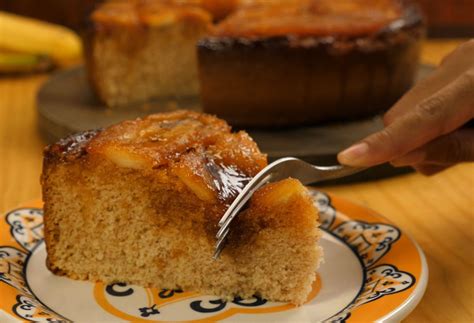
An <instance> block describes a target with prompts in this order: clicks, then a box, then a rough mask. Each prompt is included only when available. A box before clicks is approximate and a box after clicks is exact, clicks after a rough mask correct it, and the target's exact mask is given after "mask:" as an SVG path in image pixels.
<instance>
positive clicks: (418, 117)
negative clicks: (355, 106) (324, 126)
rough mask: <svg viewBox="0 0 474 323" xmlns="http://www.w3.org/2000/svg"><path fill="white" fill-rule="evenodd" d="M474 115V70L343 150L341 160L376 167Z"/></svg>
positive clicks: (355, 164)
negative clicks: (384, 126)
mask: <svg viewBox="0 0 474 323" xmlns="http://www.w3.org/2000/svg"><path fill="white" fill-rule="evenodd" d="M473 116H474V69H472V70H469V71H468V72H466V73H464V74H462V75H461V76H460V77H458V78H457V79H456V80H455V81H454V82H453V83H451V84H449V85H448V86H446V87H444V88H443V89H441V90H440V91H438V92H437V93H435V94H433V95H432V96H431V97H429V98H428V99H426V100H424V101H423V102H421V103H420V104H418V105H417V106H416V107H415V108H414V109H413V110H412V111H409V112H407V113H405V114H404V115H402V116H400V117H399V118H397V119H396V120H395V121H394V122H393V123H391V124H390V125H388V126H387V127H386V128H385V129H383V130H382V131H379V132H377V133H375V134H373V135H370V136H369V137H367V138H365V139H363V140H362V141H361V142H359V143H358V144H356V145H354V146H352V147H350V148H349V149H346V150H345V151H343V152H341V153H339V155H338V159H339V162H341V163H342V164H346V165H352V166H373V165H377V164H382V163H384V162H388V161H391V160H393V159H395V158H397V157H400V156H403V155H405V154H406V153H408V152H410V151H412V150H414V149H416V148H418V147H420V146H422V145H424V144H426V143H427V142H429V141H431V140H433V139H434V138H437V137H439V136H441V135H443V134H447V133H450V132H452V131H453V130H455V129H457V128H458V127H460V126H462V125H463V124H464V123H466V122H467V121H469V120H470V119H472V118H473Z"/></svg>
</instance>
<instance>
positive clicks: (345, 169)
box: [302, 165, 367, 184]
mask: <svg viewBox="0 0 474 323" xmlns="http://www.w3.org/2000/svg"><path fill="white" fill-rule="evenodd" d="M313 168H315V169H316V170H322V171H324V172H323V173H318V175H317V177H313V178H308V179H304V180H303V181H302V182H303V184H311V183H314V182H321V181H328V180H331V179H338V178H342V177H346V176H349V175H353V174H357V173H360V172H362V171H364V170H366V169H367V167H351V166H345V165H337V166H314V165H313Z"/></svg>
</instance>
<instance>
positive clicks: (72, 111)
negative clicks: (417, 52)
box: [38, 65, 433, 183]
mask: <svg viewBox="0 0 474 323" xmlns="http://www.w3.org/2000/svg"><path fill="white" fill-rule="evenodd" d="M432 70H433V68H432V67H431V66H426V65H421V66H420V71H419V77H418V79H421V78H424V77H426V76H427V75H428V74H429V73H430V72H431V71H432ZM178 108H181V109H191V110H196V111H200V107H199V102H198V100H197V99H196V98H182V99H173V100H162V101H153V102H151V103H147V104H142V105H139V106H136V107H134V108H133V109H107V108H105V107H104V106H103V105H102V104H101V103H100V102H98V101H97V99H96V98H95V96H94V94H93V92H92V91H91V89H90V87H89V84H88V82H87V78H86V74H85V69H84V68H83V67H77V68H74V69H70V70H63V71H59V72H57V73H55V74H53V75H52V77H51V78H50V79H49V80H48V81H47V82H46V83H45V84H44V85H43V87H42V88H41V90H40V91H39V94H38V112H39V127H40V129H41V131H42V133H43V134H44V135H45V136H46V138H47V139H48V141H50V142H53V141H56V140H57V139H59V138H62V137H64V136H67V135H69V134H71V133H75V132H79V131H83V130H88V129H96V128H102V127H106V126H108V125H111V124H114V123H117V122H120V121H123V120H127V119H134V118H136V117H142V116H145V115H148V114H151V113H155V112H163V111H172V110H176V109H178ZM382 127H383V123H382V120H381V117H380V116H376V117H373V118H370V119H364V120H357V121H351V122H344V123H331V124H324V125H319V126H312V127H299V128H291V129H282V130H248V132H249V134H250V136H252V138H253V139H254V140H255V141H256V142H257V144H258V145H259V147H260V149H261V150H262V151H263V152H265V153H267V154H268V157H269V159H270V160H274V159H277V158H280V157H285V156H293V157H299V158H302V159H305V160H307V161H309V162H311V163H314V164H321V165H329V164H334V163H335V162H336V154H337V153H338V152H339V151H340V150H342V149H343V148H345V147H348V146H349V145H350V144H352V143H353V142H355V141H357V140H359V139H361V138H363V137H365V136H367V135H369V134H371V133H373V132H375V131H377V130H380V129H382ZM407 171H409V169H407V168H401V169H400V168H397V169H396V168H393V167H391V166H389V165H382V166H379V167H376V168H373V169H370V170H368V171H366V172H363V173H361V174H358V175H356V176H353V177H351V178H348V179H344V180H343V181H339V182H347V181H353V180H355V181H358V180H367V179H374V178H382V177H387V176H392V175H396V174H400V173H406V172H407ZM333 183H334V182H333Z"/></svg>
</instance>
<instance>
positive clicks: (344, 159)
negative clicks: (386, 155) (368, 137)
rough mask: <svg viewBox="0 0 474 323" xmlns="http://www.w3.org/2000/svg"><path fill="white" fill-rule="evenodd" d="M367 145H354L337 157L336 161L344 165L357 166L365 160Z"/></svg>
mask: <svg viewBox="0 0 474 323" xmlns="http://www.w3.org/2000/svg"><path fill="white" fill-rule="evenodd" d="M368 152H369V145H368V144H367V143H366V142H361V143H358V144H355V145H353V146H351V147H349V148H347V149H346V150H344V151H342V152H341V153H339V155H338V159H339V161H340V162H341V163H342V164H345V165H359V164H361V163H363V162H364V161H365V160H366V159H367V153H368Z"/></svg>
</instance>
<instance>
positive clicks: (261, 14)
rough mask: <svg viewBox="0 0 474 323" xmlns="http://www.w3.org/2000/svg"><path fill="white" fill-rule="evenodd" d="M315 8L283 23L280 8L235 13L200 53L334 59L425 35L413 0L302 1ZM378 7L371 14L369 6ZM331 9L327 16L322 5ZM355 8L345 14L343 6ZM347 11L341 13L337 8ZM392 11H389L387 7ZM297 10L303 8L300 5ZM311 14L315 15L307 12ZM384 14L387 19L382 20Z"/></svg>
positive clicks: (294, 11) (217, 28)
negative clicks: (286, 51)
mask: <svg viewBox="0 0 474 323" xmlns="http://www.w3.org/2000/svg"><path fill="white" fill-rule="evenodd" d="M298 2H303V3H312V4H313V6H311V5H308V6H306V7H305V6H303V9H302V8H301V7H298V6H296V5H293V6H290V8H291V10H290V14H289V15H288V16H286V18H285V19H281V15H283V14H284V13H285V10H283V9H282V8H285V6H284V5H281V6H275V7H272V6H261V7H249V8H248V9H246V10H240V11H237V12H236V13H235V14H234V15H233V16H230V17H228V18H227V19H226V20H224V21H223V22H221V23H220V24H218V25H217V26H215V27H214V28H213V29H212V32H211V33H210V35H209V36H208V37H206V38H204V39H201V40H200V41H199V43H198V47H199V48H205V49H206V50H211V51H214V50H216V51H217V50H225V49H232V48H234V47H235V46H238V47H247V48H252V47H265V48H279V47H286V48H288V47H289V48H315V47H320V48H326V49H327V51H328V52H330V53H331V54H334V55H342V54H345V53H347V52H351V51H354V50H355V51H359V52H373V51H378V50H383V49H385V48H386V47H387V46H393V45H396V44H397V43H401V42H404V41H406V40H407V38H419V37H421V36H423V34H424V20H423V16H422V14H421V12H420V9H419V7H418V5H416V4H415V3H414V2H413V1H411V0H381V1H377V0H357V1H352V0H351V1H349V0H347V1H345V0H344V1H341V2H339V1H330V0H319V1H318V0H301V1H297V3H298ZM371 2H373V3H374V4H376V3H378V4H379V7H380V6H381V5H382V4H384V6H381V7H380V8H378V9H377V7H376V8H375V9H374V8H372V7H370V6H369V3H371ZM331 3H333V4H334V5H332V6H333V9H332V11H331V12H330V14H327V15H325V14H324V10H323V9H322V8H324V5H323V4H325V5H329V8H330V7H331V5H330V4H331ZM343 3H346V4H347V5H348V8H349V7H350V5H349V4H350V3H352V4H353V6H356V7H357V6H359V9H358V10H356V11H350V10H347V8H345V7H344V6H343V5H342V4H343ZM339 5H340V6H341V7H342V8H345V10H346V11H341V12H339V11H338V10H337V8H338V6H339ZM390 5H391V6H390ZM300 6H301V5H300ZM311 8H315V9H311ZM384 13H385V14H384Z"/></svg>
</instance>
